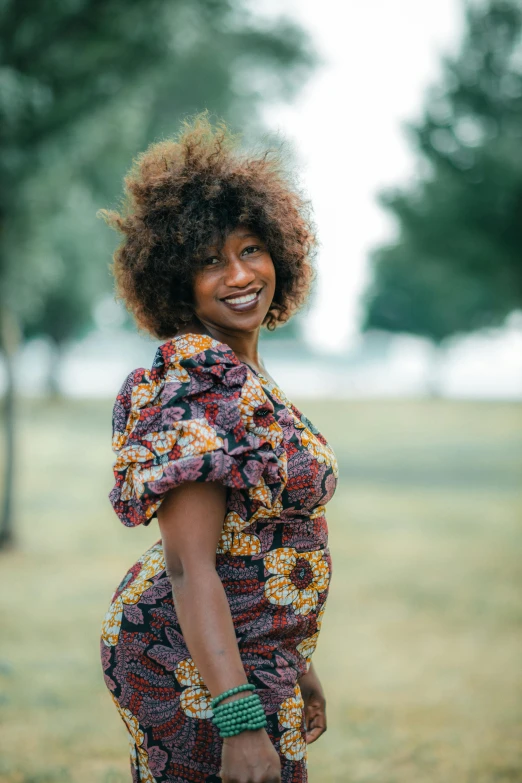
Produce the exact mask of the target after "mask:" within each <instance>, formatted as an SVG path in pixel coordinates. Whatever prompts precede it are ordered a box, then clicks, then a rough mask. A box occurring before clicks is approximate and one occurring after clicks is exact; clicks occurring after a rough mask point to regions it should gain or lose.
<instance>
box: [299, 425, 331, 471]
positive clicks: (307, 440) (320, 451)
mask: <svg viewBox="0 0 522 783" xmlns="http://www.w3.org/2000/svg"><path fill="white" fill-rule="evenodd" d="M296 427H298V428H299V429H301V428H302V432H301V443H302V444H303V446H304V447H305V449H308V451H309V452H310V453H311V454H313V456H314V457H315V458H316V460H317V461H318V462H322V463H323V464H325V465H328V467H331V468H332V472H333V474H334V476H335V478H337V477H338V476H339V469H338V466H337V459H336V457H335V454H334V453H333V451H332V449H331V448H330V447H329V446H327V445H325V444H324V443H321V441H320V440H319V438H316V436H315V435H314V434H313V432H312V430H310V429H309V428H308V427H306V426H305V425H304V424H303V423H302V422H296Z"/></svg>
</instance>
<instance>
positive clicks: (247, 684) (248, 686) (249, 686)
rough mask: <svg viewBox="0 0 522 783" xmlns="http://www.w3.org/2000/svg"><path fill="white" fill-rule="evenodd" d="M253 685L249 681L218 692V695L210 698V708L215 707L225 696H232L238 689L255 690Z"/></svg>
mask: <svg viewBox="0 0 522 783" xmlns="http://www.w3.org/2000/svg"><path fill="white" fill-rule="evenodd" d="M255 687H256V686H255V685H252V684H251V683H250V682H245V683H244V684H243V685H236V687H235V688H230V689H229V690H228V691H224V692H223V693H220V694H219V696H216V697H215V699H212V701H211V702H210V706H211V707H212V709H214V707H217V705H218V704H219V702H220V701H223V699H226V698H227V696H233V695H234V694H235V693H239V692H240V691H253V690H255Z"/></svg>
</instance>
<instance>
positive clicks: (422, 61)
mask: <svg viewBox="0 0 522 783" xmlns="http://www.w3.org/2000/svg"><path fill="white" fill-rule="evenodd" d="M254 7H255V9H256V11H258V10H259V8H260V7H261V8H262V9H263V12H264V13H267V14H270V15H273V14H274V15H275V14H277V13H278V12H281V11H284V12H285V13H289V14H291V15H292V16H293V17H294V18H295V19H296V20H298V21H299V22H300V23H301V24H302V25H303V26H304V27H305V28H306V29H307V30H308V31H309V32H310V33H311V35H312V36H313V39H314V40H315V42H316V46H317V49H318V50H319V52H320V54H321V56H322V57H323V59H325V60H326V61H327V62H326V65H325V66H323V67H322V68H320V69H319V70H318V71H317V72H316V73H315V75H314V76H313V77H312V79H311V80H310V82H309V83H308V85H307V86H306V87H305V89H304V90H303V91H302V93H301V95H300V96H299V97H298V99H297V100H296V101H295V102H294V104H293V105H292V106H290V107H288V106H284V107H282V106H271V107H268V108H267V110H266V112H265V118H266V120H267V123H268V125H269V126H270V127H271V128H272V129H279V130H280V131H282V132H283V134H284V135H285V136H287V137H288V138H290V139H291V140H292V142H293V144H294V146H295V148H296V150H297V153H298V155H299V156H300V159H301V161H302V169H301V176H302V182H303V185H304V187H305V189H306V190H307V192H308V194H309V195H310V197H311V199H312V203H313V205H314V211H315V218H316V222H317V225H318V233H319V239H320V242H321V248H320V254H319V258H318V266H319V273H320V274H319V280H318V289H317V299H316V303H315V305H314V308H313V312H312V315H311V317H309V318H307V320H306V324H307V337H308V339H310V341H312V342H313V343H314V344H316V345H317V346H323V347H325V348H326V347H329V348H331V349H332V350H335V349H339V348H346V347H348V346H349V345H350V344H353V341H354V339H356V333H357V325H358V322H359V318H360V312H359V307H358V300H359V296H360V293H361V291H362V289H363V287H364V284H365V281H366V280H367V274H368V266H367V256H368V251H369V250H370V249H371V247H372V246H375V245H376V244H378V243H379V242H380V241H381V240H383V239H385V238H386V237H388V236H390V235H391V233H392V232H393V224H392V222H391V220H390V218H389V217H388V216H387V215H386V214H385V213H384V212H383V211H382V209H381V208H380V207H379V205H378V204H377V202H376V194H377V193H378V192H379V190H381V189H382V188H383V187H385V186H388V185H395V184H398V183H400V182H404V181H405V180H406V179H407V178H408V177H409V176H411V175H412V174H413V170H414V164H415V157H414V155H413V152H412V150H411V149H410V147H409V146H408V143H407V140H406V138H405V136H404V133H403V131H402V127H401V124H402V123H403V122H404V121H406V120H409V119H414V118H416V117H417V116H418V114H419V112H420V110H421V108H422V105H423V98H424V93H425V89H426V87H427V86H428V85H429V84H430V83H432V82H433V81H434V80H436V79H437V76H438V74H439V73H440V56H441V54H443V53H447V52H450V51H454V50H455V48H456V47H457V46H458V43H459V40H460V36H461V31H462V5H461V2H459V0H344V2H342V0H263V2H261V0H256V3H255V6H254Z"/></svg>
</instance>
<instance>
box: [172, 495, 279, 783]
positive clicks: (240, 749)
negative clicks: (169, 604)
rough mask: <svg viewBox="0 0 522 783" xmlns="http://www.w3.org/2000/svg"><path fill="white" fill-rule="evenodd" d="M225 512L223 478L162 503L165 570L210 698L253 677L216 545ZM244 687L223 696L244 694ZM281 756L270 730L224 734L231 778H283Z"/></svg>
mask: <svg viewBox="0 0 522 783" xmlns="http://www.w3.org/2000/svg"><path fill="white" fill-rule="evenodd" d="M225 513H226V489H225V487H224V486H223V485H222V484H219V483H218V482H185V483H183V484H181V485H180V486H179V487H176V488H175V489H172V490H170V491H169V492H168V493H167V494H166V496H165V498H164V499H163V501H162V504H161V506H160V507H159V509H158V512H157V516H158V523H159V527H160V531H161V538H162V542H163V552H164V556H165V564H166V569H167V575H168V577H169V579H170V582H171V584H172V595H173V599H174V606H175V608H176V613H177V616H178V621H179V624H180V627H181V630H182V633H183V638H184V639H185V643H186V645H187V647H188V650H189V653H190V656H191V658H192V660H193V661H194V663H195V665H196V668H197V670H198V671H199V673H200V674H201V676H202V678H203V681H204V682H205V685H206V686H207V688H208V690H209V691H210V693H211V695H212V697H216V696H218V695H219V694H220V693H223V691H226V690H228V689H229V688H233V687H235V686H236V685H242V684H243V683H247V682H248V680H247V677H246V675H245V670H244V668H243V664H242V661H241V656H240V654H239V648H238V645H237V639H236V634H235V629H234V624H233V622H232V616H231V613H230V606H229V603H228V600H227V596H226V594H225V590H224V588H223V584H222V582H221V579H220V577H219V575H218V573H217V571H216V549H217V546H218V542H219V539H220V536H221V532H222V529H223V521H224V518H225ZM243 696H244V694H242V693H239V694H235V695H234V696H230V697H228V698H227V699H225V701H232V700H234V699H237V698H242V697H243ZM280 768H281V765H280V760H279V755H278V754H277V751H276V750H275V748H274V746H273V745H272V742H271V741H270V738H269V736H268V734H267V733H266V730H265V729H257V730H255V731H250V730H247V731H243V732H241V733H240V734H236V735H235V736H233V737H227V738H226V739H225V740H224V741H223V756H222V768H221V772H220V774H221V776H222V779H223V781H224V783H226V782H227V781H235V782H236V783H280V780H281V774H280Z"/></svg>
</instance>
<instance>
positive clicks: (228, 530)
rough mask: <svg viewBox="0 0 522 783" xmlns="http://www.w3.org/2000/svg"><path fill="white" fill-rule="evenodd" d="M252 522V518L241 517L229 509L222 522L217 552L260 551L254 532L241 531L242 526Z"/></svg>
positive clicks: (248, 552) (239, 552)
mask: <svg viewBox="0 0 522 783" xmlns="http://www.w3.org/2000/svg"><path fill="white" fill-rule="evenodd" d="M250 524H252V520H248V521H245V520H244V519H241V517H240V516H239V514H236V512H235V511H230V512H229V513H228V514H227V515H226V517H225V522H224V524H223V531H222V533H221V538H220V539H219V543H218V548H217V550H216V551H217V552H219V553H220V554H223V553H224V552H228V553H229V554H231V555H235V556H238V555H240V556H247V555H257V554H259V552H260V551H261V541H260V540H259V538H258V537H257V536H256V535H255V534H254V533H251V534H248V533H243V532H242V531H243V528H245V527H248V525H250Z"/></svg>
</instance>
